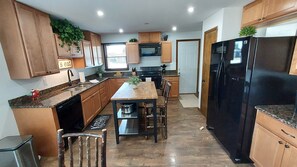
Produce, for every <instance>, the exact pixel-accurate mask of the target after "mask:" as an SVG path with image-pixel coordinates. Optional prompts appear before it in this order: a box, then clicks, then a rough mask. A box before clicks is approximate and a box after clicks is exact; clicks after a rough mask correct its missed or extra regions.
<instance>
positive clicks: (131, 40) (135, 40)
mask: <svg viewBox="0 0 297 167" xmlns="http://www.w3.org/2000/svg"><path fill="white" fill-rule="evenodd" d="M137 41H138V40H137V39H136V38H131V39H130V40H129V42H137Z"/></svg>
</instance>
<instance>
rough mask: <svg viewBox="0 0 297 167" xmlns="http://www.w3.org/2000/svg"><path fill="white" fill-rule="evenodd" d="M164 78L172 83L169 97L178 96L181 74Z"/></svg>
mask: <svg viewBox="0 0 297 167" xmlns="http://www.w3.org/2000/svg"><path fill="white" fill-rule="evenodd" d="M164 78H165V79H166V80H168V81H169V82H170V83H171V89H170V93H169V97H174V98H177V97H178V96H179V76H174V77H164Z"/></svg>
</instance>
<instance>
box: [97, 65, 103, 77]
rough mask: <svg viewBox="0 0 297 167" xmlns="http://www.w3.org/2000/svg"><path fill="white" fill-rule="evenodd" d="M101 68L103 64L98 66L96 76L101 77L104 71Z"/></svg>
mask: <svg viewBox="0 0 297 167" xmlns="http://www.w3.org/2000/svg"><path fill="white" fill-rule="evenodd" d="M102 67H103V64H101V65H100V66H98V68H97V74H98V75H100V74H101V75H102V74H103V73H104V70H103V69H102Z"/></svg>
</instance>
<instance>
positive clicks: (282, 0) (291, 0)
mask: <svg viewBox="0 0 297 167" xmlns="http://www.w3.org/2000/svg"><path fill="white" fill-rule="evenodd" d="M295 4H296V0H267V1H266V4H265V10H264V20H265V19H271V18H276V17H278V16H282V15H285V14H287V13H290V12H292V11H293V10H296V9H295Z"/></svg>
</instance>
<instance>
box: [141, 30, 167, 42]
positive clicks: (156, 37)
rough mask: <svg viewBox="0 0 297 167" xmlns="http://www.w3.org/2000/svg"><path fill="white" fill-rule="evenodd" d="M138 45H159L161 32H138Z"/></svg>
mask: <svg viewBox="0 0 297 167" xmlns="http://www.w3.org/2000/svg"><path fill="white" fill-rule="evenodd" d="M138 39H139V43H159V42H161V32H139V33H138Z"/></svg>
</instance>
